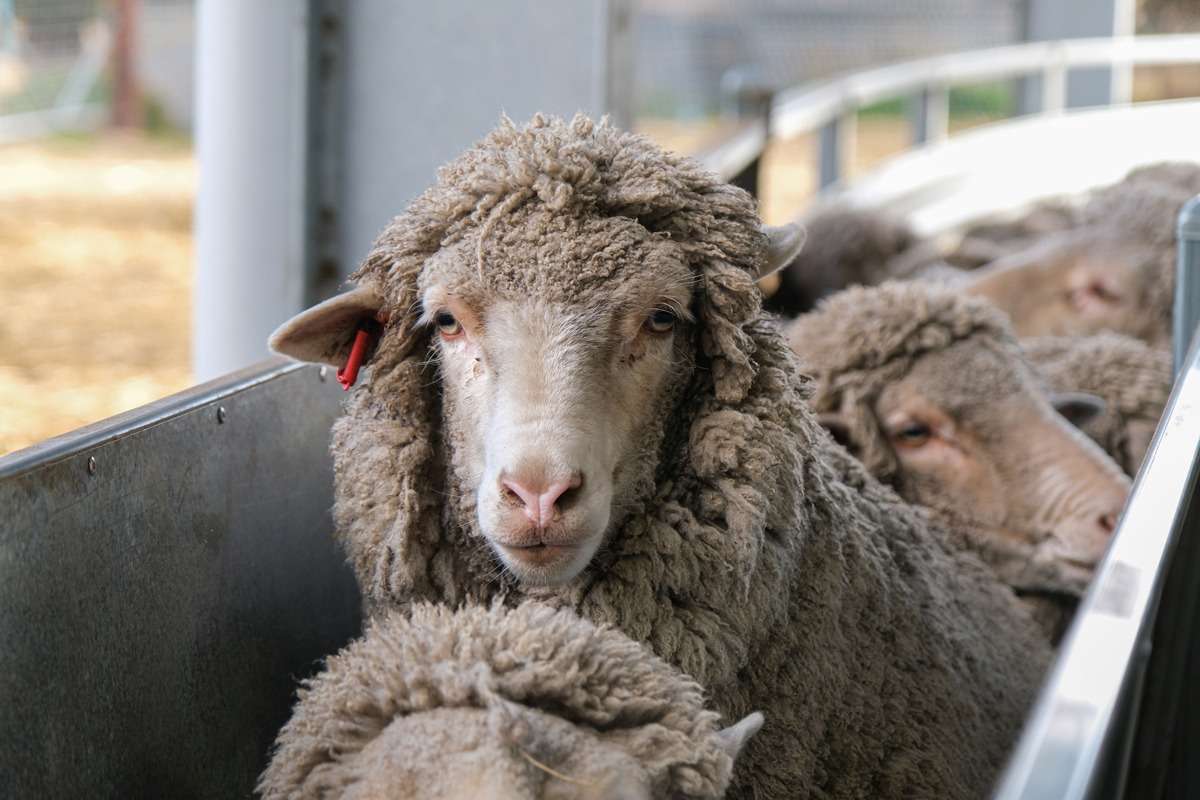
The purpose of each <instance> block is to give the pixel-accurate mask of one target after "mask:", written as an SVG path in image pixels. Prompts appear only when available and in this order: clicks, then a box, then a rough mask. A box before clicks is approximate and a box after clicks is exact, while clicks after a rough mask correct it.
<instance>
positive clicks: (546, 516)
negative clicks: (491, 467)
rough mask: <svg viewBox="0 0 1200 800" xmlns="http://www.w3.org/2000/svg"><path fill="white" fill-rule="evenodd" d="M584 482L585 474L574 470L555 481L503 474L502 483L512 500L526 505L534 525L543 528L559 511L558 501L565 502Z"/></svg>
mask: <svg viewBox="0 0 1200 800" xmlns="http://www.w3.org/2000/svg"><path fill="white" fill-rule="evenodd" d="M582 484H583V476H582V475H580V474H579V473H578V472H573V473H571V474H570V475H569V476H567V477H565V478H560V479H558V480H554V481H547V480H545V479H541V480H527V481H522V480H520V479H519V478H517V477H515V476H503V477H501V478H500V485H501V486H503V487H504V490H505V492H504V493H505V494H506V495H507V497H508V499H510V500H519V501H520V502H521V504H522V505H523V506H524V510H525V516H526V517H527V518H528V519H529V521H530V522H532V523H533V524H534V525H537V526H538V527H539V528H543V527H545V526H546V525H549V524H550V522H551V521H552V520H553V519H554V517H555V515H556V514H557V513H558V510H559V509H558V503H559V502H560V501H563V502H565V501H566V500H567V499H568V497H569V496H570V495H569V494H568V493H570V492H573V491H575V490H576V489H578V488H579V487H580V486H581V485H582Z"/></svg>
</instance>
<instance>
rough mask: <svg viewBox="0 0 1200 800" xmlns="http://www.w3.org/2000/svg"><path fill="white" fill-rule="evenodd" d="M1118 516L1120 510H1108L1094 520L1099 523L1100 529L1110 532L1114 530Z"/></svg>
mask: <svg viewBox="0 0 1200 800" xmlns="http://www.w3.org/2000/svg"><path fill="white" fill-rule="evenodd" d="M1120 516H1121V512H1119V511H1110V512H1109V513H1107V514H1101V515H1100V519H1098V520H1096V522H1097V524H1099V526H1100V530H1102V531H1104V532H1105V533H1106V534H1110V533H1112V532H1113V531H1114V530H1116V528H1117V520H1118V519H1119V518H1120Z"/></svg>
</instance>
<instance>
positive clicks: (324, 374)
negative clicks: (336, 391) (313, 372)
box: [317, 367, 329, 383]
mask: <svg viewBox="0 0 1200 800" xmlns="http://www.w3.org/2000/svg"><path fill="white" fill-rule="evenodd" d="M317 377H318V378H320V379H321V383H324V382H325V381H327V380H329V367H321V368H320V369H319V370H317Z"/></svg>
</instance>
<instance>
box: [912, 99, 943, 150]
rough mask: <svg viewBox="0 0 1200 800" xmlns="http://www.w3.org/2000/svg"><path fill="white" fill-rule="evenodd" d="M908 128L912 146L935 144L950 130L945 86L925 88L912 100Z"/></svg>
mask: <svg viewBox="0 0 1200 800" xmlns="http://www.w3.org/2000/svg"><path fill="white" fill-rule="evenodd" d="M909 126H910V128H911V130H912V142H913V144H936V143H937V142H940V141H943V140H945V138H946V135H947V133H948V132H949V129H950V93H949V92H948V91H947V90H946V87H945V86H926V87H925V88H924V89H922V90H921V92H920V94H917V95H916V96H914V97H913V98H912V101H911V104H910V107H909Z"/></svg>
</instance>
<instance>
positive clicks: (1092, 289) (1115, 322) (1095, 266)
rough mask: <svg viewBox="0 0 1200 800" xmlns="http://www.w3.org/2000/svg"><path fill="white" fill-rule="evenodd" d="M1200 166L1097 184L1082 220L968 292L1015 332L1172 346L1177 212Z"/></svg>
mask: <svg viewBox="0 0 1200 800" xmlns="http://www.w3.org/2000/svg"><path fill="white" fill-rule="evenodd" d="M1198 175H1200V167H1197V166H1196V165H1190V164H1160V165H1154V166H1152V167H1146V168H1143V169H1141V170H1135V171H1134V172H1132V173H1130V175H1129V176H1127V177H1126V178H1125V179H1124V180H1122V181H1121V182H1120V183H1118V184H1115V185H1113V186H1109V187H1106V188H1104V189H1101V190H1098V191H1096V192H1095V193H1094V194H1093V195H1092V197H1091V198H1090V199H1089V200H1088V202H1087V203H1086V204H1085V205H1084V206H1083V208H1082V209H1081V211H1080V224H1079V225H1078V226H1077V227H1074V228H1072V229H1070V230H1067V231H1064V232H1062V233H1060V234H1057V235H1053V236H1049V237H1046V238H1045V239H1042V240H1040V241H1039V242H1037V243H1036V244H1035V245H1033V246H1032V247H1030V248H1029V249H1027V250H1024V251H1021V252H1018V253H1014V254H1012V255H1010V256H1006V257H1005V258H1002V259H999V260H998V261H996V262H994V263H992V264H990V265H989V266H988V267H986V268H985V269H984V270H981V271H980V272H978V273H976V277H975V278H973V280H972V282H971V283H970V284H969V285H968V286H967V287H966V289H965V290H966V291H968V292H970V293H972V294H976V295H979V296H982V297H986V298H987V299H989V300H991V301H992V302H993V303H995V304H996V305H997V306H999V307H1000V308H1001V309H1003V310H1004V311H1005V312H1006V313H1008V315H1009V316H1010V317H1011V318H1012V321H1013V326H1014V328H1015V329H1016V331H1017V334H1018V335H1019V336H1021V337H1023V338H1028V337H1034V336H1076V335H1088V334H1094V333H1100V332H1101V331H1112V332H1115V333H1123V334H1125V335H1128V336H1133V337H1136V338H1138V339H1141V340H1142V341H1145V342H1147V343H1149V344H1151V345H1153V346H1155V347H1159V348H1164V349H1165V348H1167V347H1169V346H1170V340H1171V309H1172V303H1173V298H1174V292H1175V220H1176V216H1177V215H1178V213H1179V209H1180V207H1181V206H1182V205H1183V204H1184V203H1185V202H1186V201H1187V200H1188V198H1189V197H1191V196H1192V194H1194V193H1195V191H1196V190H1197V189H1198V188H1200V177H1197V176H1198Z"/></svg>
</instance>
